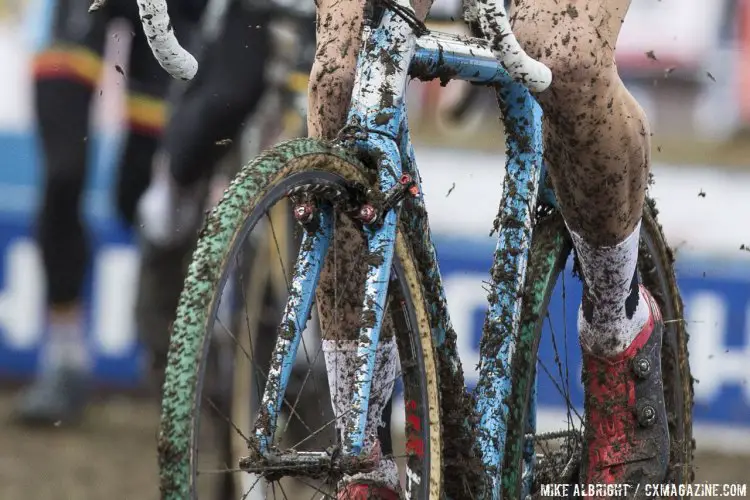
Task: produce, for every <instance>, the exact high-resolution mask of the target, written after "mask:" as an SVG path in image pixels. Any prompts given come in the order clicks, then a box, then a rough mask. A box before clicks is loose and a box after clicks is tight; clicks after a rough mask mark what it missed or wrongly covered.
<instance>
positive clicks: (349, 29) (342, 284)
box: [308, 0, 432, 499]
mask: <svg viewBox="0 0 750 500" xmlns="http://www.w3.org/2000/svg"><path fill="white" fill-rule="evenodd" d="M413 3H414V5H415V10H416V11H417V14H418V15H419V16H420V17H421V18H422V19H424V18H425V17H426V16H427V11H428V10H429V7H430V5H431V3H432V2H431V0H419V1H416V2H413ZM364 6H365V1H364V0H318V2H317V18H318V22H317V50H316V54H315V62H314V64H313V68H312V72H311V74H310V89H309V90H310V101H309V106H308V129H309V133H310V135H311V136H312V137H321V138H326V139H331V138H333V137H335V136H336V134H337V133H338V131H339V130H340V129H341V127H343V125H344V122H345V120H346V112H347V110H348V106H349V102H350V101H351V93H352V87H353V85H354V72H355V66H356V59H357V54H358V52H359V47H360V41H361V32H362V23H363V13H364ZM333 244H334V248H332V249H331V250H330V251H329V252H328V257H327V259H326V263H325V266H324V268H323V272H322V274H321V278H320V286H319V289H318V293H317V304H318V313H319V315H320V323H321V330H322V336H323V353H324V356H325V361H326V368H327V370H328V383H329V386H330V390H331V400H332V403H333V411H334V414H335V415H336V416H337V417H338V416H340V415H343V414H345V413H346V412H347V411H348V410H349V407H350V403H351V394H352V392H353V384H354V370H353V365H354V363H353V362H352V361H353V356H354V354H355V350H356V346H357V335H358V333H359V313H360V311H361V306H362V301H363V300H364V287H363V285H364V279H365V275H366V272H367V264H366V262H365V261H364V260H363V259H359V258H357V257H356V256H357V255H362V254H363V253H364V249H365V246H364V238H363V235H362V233H361V231H359V230H357V228H356V227H355V225H354V224H353V223H352V221H351V219H349V218H347V217H345V216H343V215H341V216H339V217H338V219H337V220H336V232H335V236H334V243H333ZM337 256H338V257H339V258H336V257H337ZM342 276H346V277H347V278H346V279H339V280H336V279H335V278H336V277H342ZM334 304H335V305H334ZM385 317H386V321H385V322H384V325H383V331H382V334H381V339H380V342H379V345H378V352H377V356H376V366H375V373H374V375H373V380H372V388H371V396H370V406H369V411H368V420H367V426H366V428H365V435H366V438H365V446H366V448H370V449H371V450H372V453H375V454H377V453H380V443H379V440H378V428H379V427H380V424H381V419H382V414H383V409H384V408H385V406H386V404H387V403H388V401H390V399H391V394H392V391H393V380H394V378H395V377H396V371H397V364H398V353H397V350H396V342H395V339H394V338H393V329H392V326H391V325H390V324H389V322H388V321H387V318H388V316H387V315H386V316H385ZM336 427H337V429H338V431H339V432H342V431H343V428H342V427H343V424H342V422H341V420H340V419H337V424H336ZM344 483H345V489H344V491H342V492H341V493H339V497H340V498H352V499H359V498H363V499H364V498H370V496H372V495H377V496H376V497H375V498H384V499H390V498H398V494H397V493H396V491H397V490H398V488H399V486H398V484H399V483H398V470H397V467H396V464H395V462H394V461H393V460H391V459H389V458H384V459H383V460H381V461H380V465H379V467H378V468H377V469H376V470H375V471H373V472H370V473H367V474H358V475H356V476H354V477H348V478H345V481H344Z"/></svg>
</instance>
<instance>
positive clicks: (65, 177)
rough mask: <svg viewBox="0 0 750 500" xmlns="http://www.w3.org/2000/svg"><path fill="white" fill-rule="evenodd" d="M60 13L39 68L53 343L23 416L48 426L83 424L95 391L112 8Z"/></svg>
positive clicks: (81, 3)
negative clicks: (88, 300) (100, 114)
mask: <svg viewBox="0 0 750 500" xmlns="http://www.w3.org/2000/svg"><path fill="white" fill-rule="evenodd" d="M53 8H54V9H55V11H54V13H53V20H52V24H51V26H50V29H51V32H50V33H49V35H48V40H46V41H45V44H44V46H43V47H42V48H41V50H40V51H39V52H38V53H37V55H36V57H35V59H34V67H33V70H34V89H35V95H34V104H35V112H36V117H37V125H38V130H39V135H40V145H41V152H42V155H41V162H42V168H43V172H44V174H43V175H44V187H43V194H42V203H41V207H40V210H39V213H38V214H37V238H38V242H39V245H40V247H41V253H42V262H43V265H44V271H45V279H46V285H47V286H46V289H47V297H46V299H47V306H48V318H47V332H46V333H47V337H46V340H45V343H44V345H43V347H42V355H41V358H40V368H39V372H38V375H37V378H36V380H35V382H34V383H33V384H32V385H31V386H30V387H29V388H28V389H27V390H26V391H24V392H23V393H22V395H21V399H20V401H19V407H18V409H17V410H18V415H17V416H18V417H19V419H21V420H22V421H25V422H33V423H47V424H51V423H54V422H56V421H60V420H62V421H70V420H74V419H76V418H77V417H79V416H80V411H81V410H82V409H83V406H84V403H85V396H86V392H87V391H86V386H87V373H88V370H89V365H90V359H89V353H88V347H87V341H86V338H85V333H84V325H83V311H82V304H81V299H82V288H83V281H84V275H85V271H86V266H87V264H88V258H89V248H88V242H87V238H86V234H85V233H86V231H85V228H84V225H83V222H82V220H81V214H80V204H81V194H82V192H83V187H84V182H85V177H86V167H87V152H88V142H87V141H86V137H87V136H88V133H89V105H90V103H91V97H92V95H93V92H94V88H95V87H96V86H97V85H98V82H99V78H100V75H101V67H102V61H101V57H102V50H103V46H104V37H105V30H106V26H107V23H108V21H109V18H110V11H109V9H103V10H102V11H100V12H97V13H95V14H93V15H91V14H89V13H88V12H87V9H88V2H87V1H86V0H60V1H59V2H58V3H57V4H56V5H54V7H53Z"/></svg>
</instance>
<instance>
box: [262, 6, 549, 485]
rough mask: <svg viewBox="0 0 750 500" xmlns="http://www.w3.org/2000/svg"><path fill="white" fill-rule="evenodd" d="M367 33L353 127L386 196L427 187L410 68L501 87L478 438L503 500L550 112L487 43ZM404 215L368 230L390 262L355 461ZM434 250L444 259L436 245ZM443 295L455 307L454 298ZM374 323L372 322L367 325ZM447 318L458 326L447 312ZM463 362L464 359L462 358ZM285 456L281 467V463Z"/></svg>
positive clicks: (316, 457) (282, 339)
mask: <svg viewBox="0 0 750 500" xmlns="http://www.w3.org/2000/svg"><path fill="white" fill-rule="evenodd" d="M363 38H364V43H363V50H362V51H361V52H360V55H359V59H358V63H357V72H356V79H355V85H354V92H353V97H352V103H351V108H350V112H349V116H348V129H349V130H357V131H360V132H365V133H360V134H357V138H356V139H355V143H356V147H357V148H358V149H359V150H360V151H363V152H365V153H367V154H368V155H369V157H370V158H372V159H373V160H376V161H377V165H378V175H379V184H380V189H381V191H382V192H386V191H388V190H390V189H391V188H393V187H394V186H395V185H396V184H397V183H398V182H399V179H400V177H401V176H402V174H403V173H409V174H410V175H411V176H412V178H413V179H414V180H415V181H416V182H417V183H419V179H420V177H419V173H418V170H417V165H416V162H415V159H414V152H413V148H412V146H411V142H410V140H409V131H408V124H407V120H406V105H405V92H406V86H407V83H408V79H409V74H410V72H411V75H412V76H416V77H419V78H421V79H433V78H440V79H441V80H442V81H447V80H449V79H460V80H466V81H470V82H476V83H482V84H487V85H495V86H496V88H497V93H498V98H499V101H500V103H501V111H502V115H503V121H504V123H505V129H506V136H507V139H506V140H507V163H506V173H505V179H504V186H503V193H502V201H501V203H500V209H499V212H498V216H497V219H496V221H495V227H496V229H497V230H498V234H499V235H498V241H497V246H496V249H495V264H494V266H493V273H492V275H493V287H492V290H491V292H490V294H489V310H488V313H487V320H486V325H487V326H486V327H485V335H484V337H483V340H482V357H481V366H480V374H479V383H478V385H477V406H476V411H477V414H478V415H479V416H480V432H479V435H478V437H477V439H478V442H479V447H480V449H481V452H482V460H483V461H484V465H485V467H486V470H487V471H489V472H488V475H491V478H490V479H491V485H492V491H491V494H490V495H489V497H490V498H493V499H498V498H500V497H501V485H500V481H499V477H500V470H501V467H502V464H503V450H504V447H505V441H506V440H505V434H506V429H505V422H506V420H507V415H508V414H509V412H510V411H512V409H511V408H509V407H508V405H507V403H506V400H507V398H508V396H509V394H510V390H511V386H510V377H509V374H510V370H511V361H512V357H513V354H514V347H515V340H516V336H517V335H518V332H517V331H516V326H517V325H518V320H519V316H520V311H521V303H520V297H521V296H522V293H521V292H522V289H523V286H524V281H525V277H526V265H527V260H528V251H529V247H530V242H531V233H532V226H533V218H534V215H535V214H534V212H535V209H536V207H537V201H538V196H542V197H543V198H544V201H545V202H546V203H550V204H554V199H553V198H552V197H551V195H550V192H549V191H542V192H541V195H540V191H539V186H540V185H544V169H543V165H542V129H541V118H542V112H541V109H540V107H539V105H538V103H537V102H536V100H535V99H534V98H533V96H532V94H531V92H530V91H529V90H528V89H527V88H526V87H525V86H524V85H523V84H521V83H517V82H516V81H514V80H513V79H512V78H511V77H510V76H509V74H508V72H507V71H506V70H505V69H504V68H503V67H502V65H501V64H500V63H499V62H498V60H497V59H496V57H495V54H494V53H493V51H492V50H491V49H490V47H489V45H488V44H487V43H486V42H484V41H481V40H476V39H474V40H467V39H459V38H458V37H455V36H452V35H445V34H436V33H431V34H428V35H425V36H422V37H420V38H417V37H416V35H415V34H414V33H413V32H412V28H411V27H410V26H409V25H408V24H407V23H406V22H405V21H404V20H403V19H401V18H400V17H398V15H395V14H394V13H392V12H391V11H387V12H386V13H385V14H384V17H383V19H382V21H381V22H380V24H379V26H378V27H370V26H366V27H365V31H364V35H363ZM420 192H421V187H420ZM416 203H420V204H421V203H422V200H416ZM318 217H319V221H318V223H319V228H318V230H317V231H315V232H314V233H310V234H308V235H307V236H305V241H304V242H303V245H302V247H301V248H302V250H301V251H300V254H299V257H298V259H297V265H296V269H295V273H294V278H293V282H292V285H291V290H292V291H291V293H290V298H289V302H288V303H287V307H286V310H285V313H284V318H283V319H282V327H281V331H280V334H279V336H278V340H277V345H276V350H275V354H274V356H275V358H274V359H273V360H272V364H271V366H272V368H271V370H270V371H269V374H268V382H267V384H266V389H265V393H264V397H263V401H262V403H261V412H260V417H259V418H258V421H257V424H256V429H255V431H254V439H253V441H255V447H256V450H255V451H256V453H259V454H261V455H263V456H266V457H268V456H270V455H271V451H270V442H271V437H272V436H273V435H274V431H275V425H276V416H277V414H278V412H279V411H280V410H281V406H282V402H283V397H284V392H285V388H286V383H287V381H288V380H289V376H290V374H291V370H292V366H293V363H294V358H295V355H296V350H297V346H298V345H299V341H300V337H301V334H302V330H303V328H304V324H305V321H306V319H307V318H308V317H309V314H310V309H311V307H312V297H313V296H314V290H315V288H316V286H317V282H318V278H319V276H320V269H321V268H322V265H323V264H322V263H323V256H324V255H325V250H326V249H327V247H328V246H329V243H330V239H331V235H332V224H331V222H330V217H331V215H330V212H325V211H323V212H321V213H319V214H318ZM401 217H402V218H404V219H408V218H409V217H415V215H414V214H412V213H409V212H407V211H404V213H402V214H401ZM398 218H399V213H398V210H389V211H388V212H386V213H385V214H384V217H383V219H382V220H380V221H378V222H379V223H378V224H372V225H368V226H366V234H367V243H368V251H369V252H370V253H375V254H378V255H380V256H381V258H382V260H381V264H380V265H372V266H370V268H369V271H368V274H367V281H366V288H365V299H364V303H363V304H364V305H363V310H362V317H363V323H362V324H363V325H364V326H363V327H362V329H361V331H360V334H359V336H358V338H359V339H360V340H359V342H360V343H359V347H358V351H357V355H358V359H359V360H360V364H359V366H358V369H357V372H356V386H355V387H356V390H355V394H354V396H353V403H352V407H351V411H350V412H349V413H348V414H347V415H345V417H344V418H346V425H345V429H346V432H345V435H344V436H343V440H342V450H341V451H342V454H343V455H345V456H357V455H359V454H360V452H361V451H362V443H363V438H364V429H365V423H366V419H367V408H368V401H369V395H370V389H371V387H370V381H371V374H372V373H373V370H374V364H375V353H376V349H377V345H378V341H379V336H380V327H381V325H382V320H383V311H384V310H385V301H386V293H387V283H388V278H389V276H390V272H391V264H392V261H393V255H394V242H395V238H396V231H397V223H398ZM428 239H429V236H428ZM430 248H431V254H432V256H433V259H434V256H435V253H434V247H433V245H432V242H431V240H430ZM432 264H433V265H432V266H431V268H432V269H433V271H432V272H433V274H434V276H433V278H434V279H436V280H438V281H439V280H440V274H439V270H438V268H437V264H436V262H433V263H432ZM428 300H429V299H428ZM433 300H435V301H438V302H439V301H442V303H443V304H444V303H445V297H444V296H439V297H437V298H436V299H433ZM429 305H430V306H433V307H432V310H433V311H435V310H437V311H441V310H445V309H444V307H439V306H440V304H429ZM446 314H447V313H446ZM365 318H369V320H367V321H365ZM372 318H374V320H373V319H372ZM443 324H449V319H448V318H447V315H446V317H445V320H444V323H443ZM488 334H489V335H488ZM433 336H434V338H435V342H436V344H438V345H440V344H441V343H442V342H444V338H445V331H439V329H437V330H434V331H433ZM455 365H456V366H460V363H455ZM274 367H275V368H274ZM530 405H531V408H530V412H529V414H530V419H529V427H530V429H532V430H533V429H534V428H535V413H536V411H535V410H536V407H535V398H533V399H532V401H531V402H530ZM526 451H527V453H526V454H525V457H526V464H525V472H526V473H525V474H524V476H525V483H526V489H527V491H528V488H529V487H530V480H531V477H532V474H531V471H532V470H533V465H534V453H533V444H532V443H531V442H529V443H527V446H526ZM324 455H326V454H325V452H321V453H314V452H310V453H298V454H297V455H296V457H295V461H296V463H300V461H305V460H309V461H313V462H322V461H325V460H326V457H325V456H324ZM276 459H277V462H276V463H278V460H279V459H280V458H279V457H276ZM407 477H408V478H409V479H408V480H413V475H412V474H407Z"/></svg>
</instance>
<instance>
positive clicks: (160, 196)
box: [138, 152, 203, 247]
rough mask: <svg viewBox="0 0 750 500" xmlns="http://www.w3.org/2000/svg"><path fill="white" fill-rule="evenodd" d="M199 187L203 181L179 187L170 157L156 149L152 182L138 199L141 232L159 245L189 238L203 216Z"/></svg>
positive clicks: (201, 186) (175, 243)
mask: <svg viewBox="0 0 750 500" xmlns="http://www.w3.org/2000/svg"><path fill="white" fill-rule="evenodd" d="M202 189H203V185H196V186H191V187H189V188H180V187H178V186H177V184H176V183H175V181H174V180H173V179H172V175H171V173H170V172H169V157H168V156H167V154H166V153H164V152H159V153H157V154H156V155H155V157H154V171H153V177H152V180H151V183H150V184H149V186H148V189H146V191H145V192H144V193H143V196H141V199H140V200H139V201H138V218H139V222H140V232H141V235H142V236H143V237H144V238H146V240H148V241H149V242H151V243H152V244H154V245H157V246H160V247H170V246H173V245H179V244H181V243H183V242H185V241H186V240H187V239H189V238H190V237H191V236H192V235H193V232H194V230H195V229H197V227H198V225H199V223H200V219H201V217H202V213H203V203H202V200H203V197H202V196H201V190H202Z"/></svg>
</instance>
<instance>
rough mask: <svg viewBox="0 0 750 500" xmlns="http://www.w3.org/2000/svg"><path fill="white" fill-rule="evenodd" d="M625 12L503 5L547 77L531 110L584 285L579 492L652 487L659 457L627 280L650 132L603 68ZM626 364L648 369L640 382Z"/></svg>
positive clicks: (593, 5)
mask: <svg viewBox="0 0 750 500" xmlns="http://www.w3.org/2000/svg"><path fill="white" fill-rule="evenodd" d="M629 6H630V0H578V1H572V0H571V1H569V2H558V1H557V0H534V1H525V2H515V4H514V8H513V9H512V12H511V19H512V21H513V27H514V32H515V33H516V36H517V37H518V39H519V41H521V43H522V45H523V46H524V47H525V49H526V50H527V51H528V53H529V54H530V55H531V56H533V57H536V58H538V59H540V60H541V61H542V62H544V63H546V64H547V65H548V66H549V67H550V69H551V70H552V75H553V81H552V86H551V87H550V89H549V90H547V91H546V92H543V93H541V94H540V95H539V101H540V103H541V105H542V107H543V109H544V112H545V122H544V125H545V136H544V138H545V146H546V162H547V164H548V165H549V172H550V176H551V178H552V181H553V184H554V187H555V191H556V194H557V197H558V200H559V203H560V206H561V210H562V213H563V216H564V218H565V221H566V223H567V225H568V228H569V229H570V232H571V235H572V238H573V243H574V246H575V249H576V255H577V257H578V262H579V264H580V270H581V274H582V276H583V281H584V295H583V301H582V306H581V309H580V312H579V318H578V326H579V337H580V342H581V346H582V348H583V359H584V385H585V389H586V420H587V426H586V436H585V439H586V441H587V453H586V454H585V457H584V468H583V470H582V476H581V479H582V480H583V481H584V482H589V483H609V482H633V481H635V482H640V481H649V480H650V481H654V482H658V481H660V480H662V479H663V478H664V475H665V472H666V466H667V462H668V457H669V438H668V428H667V423H666V412H665V408H664V402H663V392H662V391H663V388H662V384H661V376H660V373H659V371H660V370H659V366H660V346H661V330H662V321H661V315H660V313H659V311H658V307H657V306H656V305H655V303H654V301H653V299H652V298H651V296H650V294H649V293H648V292H647V291H646V290H645V289H643V288H642V287H641V286H640V285H639V281H638V275H637V272H636V262H637V258H638V241H639V234H640V221H641V214H642V210H643V204H644V199H645V191H646V186H647V183H648V173H649V163H650V129H649V124H648V121H647V119H646V116H645V114H644V112H643V110H642V109H641V108H640V106H639V105H638V103H637V102H636V101H635V99H634V98H633V97H632V95H630V93H629V92H628V90H627V89H626V88H625V86H624V84H623V82H622V81H621V80H620V78H619V76H618V73H617V67H616V65H615V61H614V51H615V45H616V43H617V38H618V35H619V32H620V27H621V25H622V22H623V21H624V18H625V15H626V13H627V11H628V8H629ZM636 357H637V358H639V359H641V358H645V359H647V360H648V361H649V363H650V366H651V367H652V369H651V371H650V374H648V375H647V376H645V377H643V378H640V379H639V378H636V374H635V373H634V370H633V368H632V366H633V363H632V362H633V359H634V358H636ZM647 401H648V402H649V403H648V404H650V405H651V407H652V410H653V411H654V413H655V417H656V418H655V419H653V421H650V422H645V421H640V420H638V419H637V418H636V407H638V408H642V407H643V406H642V405H643V404H645V403H646V402H647ZM613 402H614V404H613ZM641 416H642V415H639V418H640V417H641ZM646 420H649V419H646ZM644 422H645V423H644ZM608 428H610V429H614V432H613V433H610V434H607V433H606V432H605V431H606V429H608Z"/></svg>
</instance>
